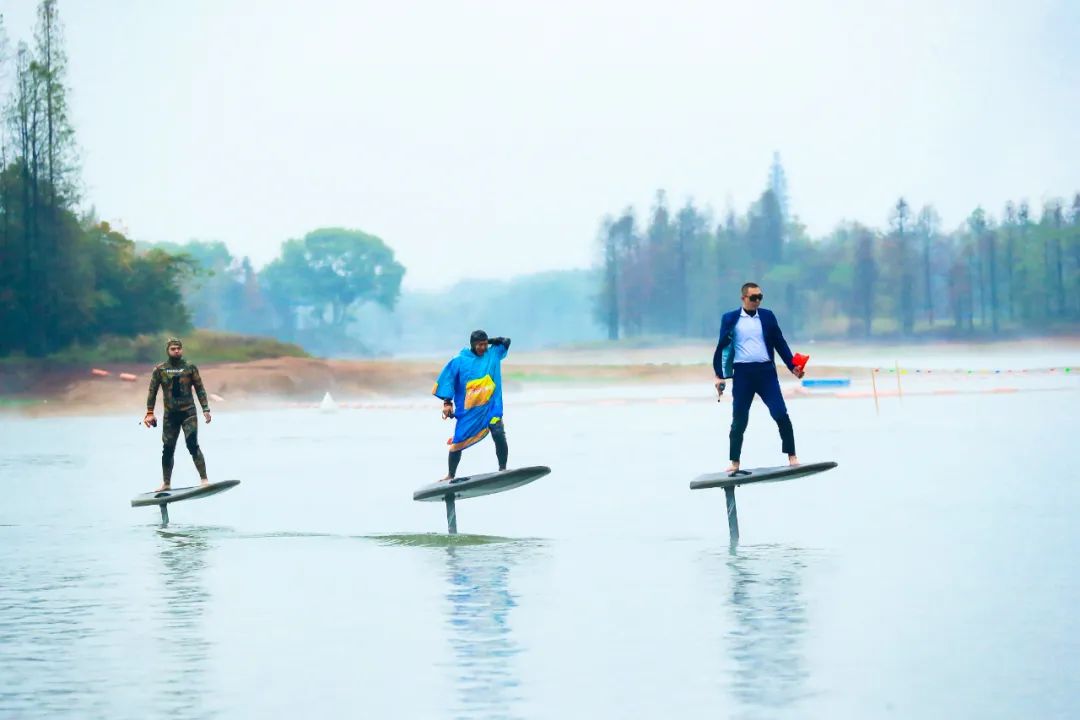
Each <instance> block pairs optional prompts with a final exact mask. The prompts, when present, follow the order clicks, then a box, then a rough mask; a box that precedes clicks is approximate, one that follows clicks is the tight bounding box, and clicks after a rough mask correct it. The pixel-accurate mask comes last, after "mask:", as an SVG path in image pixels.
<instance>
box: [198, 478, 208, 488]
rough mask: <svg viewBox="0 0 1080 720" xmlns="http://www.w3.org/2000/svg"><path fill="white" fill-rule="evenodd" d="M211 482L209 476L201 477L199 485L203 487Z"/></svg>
mask: <svg viewBox="0 0 1080 720" xmlns="http://www.w3.org/2000/svg"><path fill="white" fill-rule="evenodd" d="M209 484H210V481H209V480H208V479H207V478H201V479H200V480H199V485H200V486H202V487H206V486H207V485H209Z"/></svg>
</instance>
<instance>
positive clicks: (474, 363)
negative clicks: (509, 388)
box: [431, 345, 509, 451]
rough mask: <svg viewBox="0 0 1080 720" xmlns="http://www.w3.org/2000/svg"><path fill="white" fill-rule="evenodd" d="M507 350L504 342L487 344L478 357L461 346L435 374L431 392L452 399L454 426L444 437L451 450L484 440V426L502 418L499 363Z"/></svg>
mask: <svg viewBox="0 0 1080 720" xmlns="http://www.w3.org/2000/svg"><path fill="white" fill-rule="evenodd" d="M508 351H509V348H507V347H506V346H505V345H490V346H489V347H488V349H487V352H485V353H484V354H483V355H482V356H477V355H476V353H474V352H473V351H472V348H465V349H463V350H462V351H461V352H460V353H458V355H457V357H455V358H454V359H452V360H451V361H450V362H448V363H447V364H446V367H444V368H443V371H442V372H441V373H440V374H439V379H438V381H436V383H435V388H434V389H433V390H432V391H431V393H432V395H435V396H436V397H438V398H441V399H442V400H453V401H454V413H455V416H456V417H457V425H456V426H455V427H454V437H452V438H450V439H449V440H447V445H449V446H450V450H451V451H456V450H464V449H465V448H467V447H469V446H470V445H474V444H476V443H478V442H480V441H481V440H483V439H484V437H485V436H487V434H488V428H490V427H491V426H492V425H494V424H495V423H497V422H499V421H500V420H502V414H503V400H502V369H501V364H502V361H503V358H505V357H506V353H507V352H508Z"/></svg>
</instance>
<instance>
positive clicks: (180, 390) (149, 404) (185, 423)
mask: <svg viewBox="0 0 1080 720" xmlns="http://www.w3.org/2000/svg"><path fill="white" fill-rule="evenodd" d="M165 351H166V352H167V353H168V354H169V359H168V360H166V361H165V362H163V363H161V364H160V365H158V366H157V367H155V368H154V371H153V372H152V373H151V375H150V394H149V395H147V397H146V417H144V418H143V425H145V426H146V427H156V426H157V419H156V418H155V417H154V405H155V404H156V403H157V392H158V388H159V387H160V388H161V397H162V400H163V402H164V406H165V407H164V415H165V417H164V420H165V422H164V423H163V424H162V427H161V442H162V445H163V447H162V448H161V477H162V480H163V482H162V484H161V487H159V488H158V489H157V491H158V492H160V491H161V490H168V489H169V484H170V483H171V482H172V470H173V453H174V451H175V450H176V441H177V440H178V439H179V438H180V430H181V429H183V431H184V442H185V443H186V444H187V449H188V452H190V453H191V459H192V460H194V461H195V469H196V470H198V471H199V478H200V481H201V484H203V485H207V484H209V483H210V481H209V480H208V479H207V478H206V461H205V460H204V459H203V454H202V450H200V449H199V414H198V413H197V412H196V411H195V403H194V401H193V400H192V397H191V390H192V388H194V389H195V394H196V395H198V396H199V404H200V405H202V410H203V417H204V418H205V419H206V422H207V424H209V423H210V405H209V403H207V401H206V389H205V388H204V387H203V384H202V378H201V377H199V368H197V367H195V366H194V365H192V364H191V363H189V362H187V361H186V360H184V357H183V353H184V344H183V343H182V342H180V341H179V340H177V339H176V338H169V341H168V342H167V343H165Z"/></svg>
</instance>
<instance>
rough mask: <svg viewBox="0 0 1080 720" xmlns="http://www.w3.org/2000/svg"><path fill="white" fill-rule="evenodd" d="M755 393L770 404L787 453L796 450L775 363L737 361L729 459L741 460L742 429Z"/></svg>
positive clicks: (769, 406)
mask: <svg viewBox="0 0 1080 720" xmlns="http://www.w3.org/2000/svg"><path fill="white" fill-rule="evenodd" d="M754 395H760V396H761V399H762V400H763V401H764V402H765V405H766V407H768V408H769V414H770V415H772V418H773V420H775V421H776V426H777V427H778V428H779V429H780V442H781V450H782V451H783V452H784V453H785V454H787V455H794V454H795V430H794V429H793V428H792V427H791V418H790V417H788V411H787V405H785V404H784V396H783V394H781V392H780V379H779V378H778V377H777V376H776V365H774V364H773V363H771V362H760V363H735V387H734V389H733V390H732V391H731V396H732V400H733V401H734V402H733V404H734V409H733V411H732V416H731V434H730V435H729V436H728V437H729V438H730V440H731V447H730V449H731V452H730V455H729V459H730V460H731V461H732V462H739V457H740V455H742V443H743V433H745V432H746V425H747V424H748V423H749V422H750V404H751V403H752V402H754Z"/></svg>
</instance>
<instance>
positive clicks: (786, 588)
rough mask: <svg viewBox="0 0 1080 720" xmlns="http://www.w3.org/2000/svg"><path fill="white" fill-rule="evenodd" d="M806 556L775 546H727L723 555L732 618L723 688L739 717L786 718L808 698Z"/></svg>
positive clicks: (801, 552) (798, 551)
mask: <svg viewBox="0 0 1080 720" xmlns="http://www.w3.org/2000/svg"><path fill="white" fill-rule="evenodd" d="M808 557H809V556H808V554H807V553H806V552H805V551H803V550H801V549H799V548H792V547H784V546H778V545H759V546H749V547H747V546H743V547H741V548H736V547H731V548H729V550H728V552H727V554H726V564H727V568H728V573H729V577H730V582H731V588H730V608H731V612H732V614H733V616H734V618H733V619H734V624H733V625H732V626H731V629H730V630H729V632H728V633H727V638H726V639H727V645H728V652H729V653H730V657H731V658H732V659H733V660H734V662H735V668H734V674H733V676H732V677H731V678H730V682H729V686H730V687H731V690H732V693H733V694H734V696H735V699H736V700H737V701H738V702H739V704H740V705H741V706H742V709H743V713H742V714H743V716H745V717H775V716H776V715H777V713H779V712H780V711H785V714H786V713H787V712H791V711H792V710H794V709H795V708H796V706H797V705H798V702H799V701H800V700H801V699H803V698H805V697H807V696H808V694H809V691H808V689H807V680H808V678H809V674H810V673H809V670H808V669H807V660H806V656H805V648H804V645H805V638H806V632H807V622H808V621H807V609H806V601H805V600H804V599H803V593H802V581H803V575H804V574H805V571H806V567H807V560H808ZM717 559H719V556H717V555H713V556H712V560H713V562H715V561H716V560H717Z"/></svg>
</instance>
